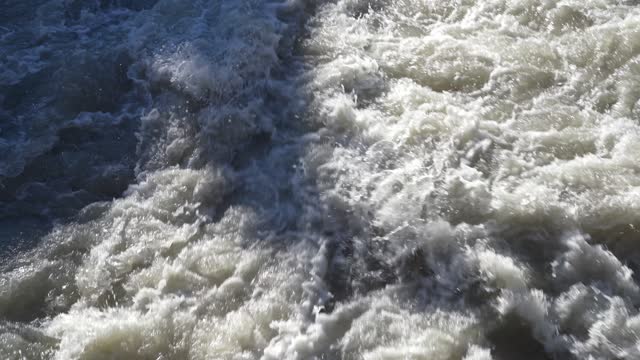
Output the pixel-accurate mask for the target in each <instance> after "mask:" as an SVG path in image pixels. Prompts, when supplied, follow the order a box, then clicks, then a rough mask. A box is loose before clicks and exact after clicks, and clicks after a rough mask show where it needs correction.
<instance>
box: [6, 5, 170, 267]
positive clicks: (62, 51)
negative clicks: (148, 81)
mask: <svg viewBox="0 0 640 360" xmlns="http://www.w3.org/2000/svg"><path fill="white" fill-rule="evenodd" d="M155 2H157V0H150V1H141V2H131V1H126V0H123V1H120V0H113V1H95V2H91V1H85V2H81V1H70V2H66V3H64V8H63V9H57V8H55V4H53V5H52V3H48V2H46V1H32V2H27V1H12V0H6V1H3V2H1V3H2V5H0V7H2V8H3V14H4V16H0V35H2V36H0V46H1V47H2V49H3V50H2V54H0V64H2V66H3V67H4V68H5V72H4V73H2V76H0V229H1V230H0V258H7V257H12V256H16V255H17V254H19V253H21V252H24V251H26V250H29V249H31V248H33V247H34V246H36V245H38V243H39V242H40V239H41V238H42V236H43V235H45V234H47V233H48V232H50V231H51V230H52V229H53V227H54V226H55V225H62V224H65V223H68V222H70V221H73V219H74V217H75V216H76V214H77V212H78V211H80V209H82V208H83V207H84V206H86V205H88V204H91V203H94V202H99V201H110V200H112V199H114V198H117V197H120V196H121V195H122V193H123V192H124V190H126V188H127V186H128V184H130V183H132V182H134V180H135V173H134V168H135V164H136V157H135V152H136V143H137V139H136V131H137V129H138V128H139V116H140V113H141V110H142V109H143V108H144V106H145V104H144V99H141V98H140V97H139V96H137V94H136V92H135V89H134V84H133V82H132V80H131V79H129V78H128V76H127V69H128V67H129V66H130V65H131V63H132V59H131V58H130V57H129V55H128V53H127V51H126V48H124V46H122V45H121V44H116V45H112V44H108V45H107V44H105V43H104V42H103V40H101V38H102V37H104V38H109V37H117V36H122V35H126V34H118V33H117V32H118V30H113V28H116V29H117V26H113V25H118V24H120V23H123V22H125V21H127V20H129V19H130V18H131V17H132V16H134V15H135V13H136V11H138V10H143V9H146V8H150V7H151V6H153V4H154V3H155ZM48 7H52V8H51V9H48ZM4 10H7V12H5V11H4ZM122 10H129V11H128V12H127V11H122ZM47 11H51V12H52V14H48V13H47ZM55 11H58V12H61V14H56V13H55ZM110 11H120V15H119V16H114V19H113V20H109V19H107V17H108V15H105V16H102V17H101V14H102V13H104V14H107V13H108V12H110ZM82 12H84V13H86V14H90V15H93V16H94V17H95V18H97V19H99V20H102V22H101V21H96V23H95V24H92V25H90V27H92V29H91V30H92V31H93V32H92V33H90V34H89V35H88V38H86V39H81V38H80V35H78V33H77V28H78V27H81V26H85V25H86V24H83V23H82V22H81V19H80V14H81V13H82ZM58 15H61V17H60V18H57V17H56V16H58ZM47 26H49V27H50V28H49V29H48V30H47ZM84 36H87V35H84ZM93 43H95V45H92V44H93Z"/></svg>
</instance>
